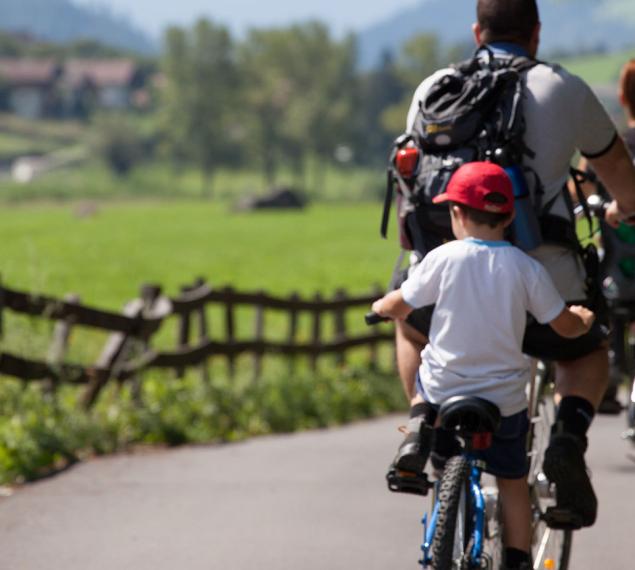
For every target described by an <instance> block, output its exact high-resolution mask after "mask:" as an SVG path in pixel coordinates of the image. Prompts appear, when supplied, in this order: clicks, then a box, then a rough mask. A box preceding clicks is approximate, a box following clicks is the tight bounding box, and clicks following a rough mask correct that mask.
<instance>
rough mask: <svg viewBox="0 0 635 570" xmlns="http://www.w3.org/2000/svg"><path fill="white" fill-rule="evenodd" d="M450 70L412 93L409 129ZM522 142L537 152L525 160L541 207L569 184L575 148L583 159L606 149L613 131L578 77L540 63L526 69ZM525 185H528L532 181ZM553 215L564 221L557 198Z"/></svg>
mask: <svg viewBox="0 0 635 570" xmlns="http://www.w3.org/2000/svg"><path fill="white" fill-rule="evenodd" d="M451 72H452V70H451V69H449V68H448V69H442V70H440V71H437V72H436V73H434V74H433V75H431V76H430V77H428V78H427V79H426V80H424V81H423V82H422V83H421V85H419V87H418V88H417V90H416V91H415V94H414V97H413V100H412V104H411V106H410V110H409V112H408V119H407V127H406V130H407V131H411V130H412V127H413V124H414V120H415V117H416V114H417V112H418V110H419V102H420V101H421V100H422V99H423V98H424V97H425V94H426V93H427V91H428V89H429V88H430V85H431V84H432V83H433V82H434V81H436V80H437V79H438V78H439V77H441V76H442V75H444V74H447V73H451ZM523 75H524V76H525V81H526V89H525V99H524V102H523V105H524V107H523V108H524V113H525V120H526V131H525V144H526V145H527V146H528V147H529V148H530V149H531V150H533V151H534V152H535V153H536V157H535V158H534V159H530V158H526V164H527V166H529V167H531V168H533V169H534V170H535V171H536V173H537V174H538V176H539V178H540V180H541V182H542V184H543V187H544V196H543V204H547V203H549V201H550V200H552V199H554V198H556V197H557V196H560V194H561V192H562V188H563V186H564V184H565V183H566V181H567V177H568V174H569V165H570V162H571V158H572V157H573V155H574V154H575V152H576V151H577V150H579V151H580V152H581V153H582V154H583V155H585V156H587V157H591V158H592V157H594V156H599V155H601V154H603V153H604V152H605V151H607V150H608V149H609V148H610V146H611V144H612V143H613V142H614V140H615V137H616V136H617V132H616V129H615V125H614V124H613V122H612V121H611V118H610V117H609V116H608V114H607V112H606V110H605V109H604V107H603V106H602V104H601V103H600V102H599V100H598V98H597V97H596V96H595V94H594V93H593V91H592V90H591V88H590V87H589V86H588V85H587V84H586V83H585V82H584V81H583V80H582V79H580V78H579V77H578V76H576V75H573V74H571V73H569V72H568V71H566V70H565V69H564V68H562V67H560V66H559V65H549V64H544V63H539V64H537V65H535V66H534V67H532V68H531V69H529V70H528V71H525V72H524V74H523ZM528 183H529V185H530V188H531V187H532V180H531V179H529V180H528ZM551 213H553V214H557V215H560V216H563V217H568V210H567V207H566V203H565V202H564V200H563V199H562V197H561V196H560V197H559V198H558V199H557V201H556V203H555V204H554V206H553V208H552V209H551Z"/></svg>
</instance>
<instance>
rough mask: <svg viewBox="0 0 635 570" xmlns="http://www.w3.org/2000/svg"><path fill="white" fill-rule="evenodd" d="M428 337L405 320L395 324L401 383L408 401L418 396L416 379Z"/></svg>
mask: <svg viewBox="0 0 635 570" xmlns="http://www.w3.org/2000/svg"><path fill="white" fill-rule="evenodd" d="M427 342H428V338H427V337H426V336H425V335H424V334H423V333H421V332H419V331H418V330H417V329H415V328H414V327H412V326H411V325H409V324H408V323H406V322H404V321H396V324H395V348H396V353H397V369H398V371H399V377H400V378H401V385H402V387H403V390H404V393H405V395H406V398H408V401H410V402H412V399H413V398H414V397H415V396H416V392H417V391H416V387H415V379H416V377H417V371H418V370H419V365H420V364H421V351H422V350H423V347H424V346H425V345H426V344H427Z"/></svg>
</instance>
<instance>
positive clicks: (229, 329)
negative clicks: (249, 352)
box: [224, 286, 236, 378]
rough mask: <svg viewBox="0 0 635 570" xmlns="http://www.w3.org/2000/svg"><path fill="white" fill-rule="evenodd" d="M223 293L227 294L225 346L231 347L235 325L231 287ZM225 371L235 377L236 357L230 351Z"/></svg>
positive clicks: (232, 290)
mask: <svg viewBox="0 0 635 570" xmlns="http://www.w3.org/2000/svg"><path fill="white" fill-rule="evenodd" d="M224 291H225V293H226V294H227V297H228V298H227V301H226V302H225V337H226V340H227V344H228V345H229V346H230V347H231V345H233V344H234V341H235V340H236V338H235V333H236V330H235V323H234V302H233V299H232V294H233V292H234V289H233V288H232V287H229V286H227V287H225V288H224ZM227 371H228V372H229V377H230V378H234V376H235V375H236V355H235V354H234V353H233V352H231V351H230V353H229V354H228V355H227Z"/></svg>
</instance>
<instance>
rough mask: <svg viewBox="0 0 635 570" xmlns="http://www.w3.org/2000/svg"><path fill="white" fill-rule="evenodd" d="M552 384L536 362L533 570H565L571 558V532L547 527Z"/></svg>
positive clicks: (551, 500) (532, 455)
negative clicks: (546, 462)
mask: <svg viewBox="0 0 635 570" xmlns="http://www.w3.org/2000/svg"><path fill="white" fill-rule="evenodd" d="M553 398H554V394H553V382H552V379H551V369H550V367H549V365H545V364H543V363H539V367H538V370H537V372H536V375H535V377H534V384H533V389H532V397H531V401H530V408H529V409H530V411H531V429H530V436H529V446H528V447H529V456H530V470H529V489H530V494H531V505H532V518H533V521H532V530H533V533H532V534H533V538H532V558H533V569H534V570H544V569H548V570H567V568H568V567H569V557H570V555H571V541H572V532H571V531H570V530H558V529H552V528H549V527H548V526H547V525H546V523H545V521H544V520H543V515H544V513H545V511H546V510H547V509H548V508H549V507H551V506H553V505H555V503H556V501H555V490H554V488H553V485H551V484H550V483H549V481H548V480H547V477H546V475H545V474H544V473H543V471H542V461H543V459H544V455H545V450H546V449H547V446H548V445H549V436H550V433H551V426H552V425H553V423H554V422H555V419H556V406H555V402H554V399H553Z"/></svg>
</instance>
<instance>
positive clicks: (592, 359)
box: [556, 343, 609, 409]
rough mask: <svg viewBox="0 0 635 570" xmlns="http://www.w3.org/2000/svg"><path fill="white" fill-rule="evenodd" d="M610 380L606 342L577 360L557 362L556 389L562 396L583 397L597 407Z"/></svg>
mask: <svg viewBox="0 0 635 570" xmlns="http://www.w3.org/2000/svg"><path fill="white" fill-rule="evenodd" d="M608 381H609V351H608V346H607V345H606V344H605V343H604V344H602V345H601V346H600V347H598V348H597V349H596V350H594V351H593V352H591V353H590V354H587V355H586V356H582V357H581V358H577V359H576V360H568V361H560V362H556V390H557V393H558V395H559V396H560V398H564V397H566V396H576V397H579V398H583V399H585V400H587V401H588V402H590V403H591V405H592V406H593V407H594V408H595V409H597V407H598V406H599V404H600V402H601V401H602V396H603V395H604V392H605V391H606V387H607V385H608Z"/></svg>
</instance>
